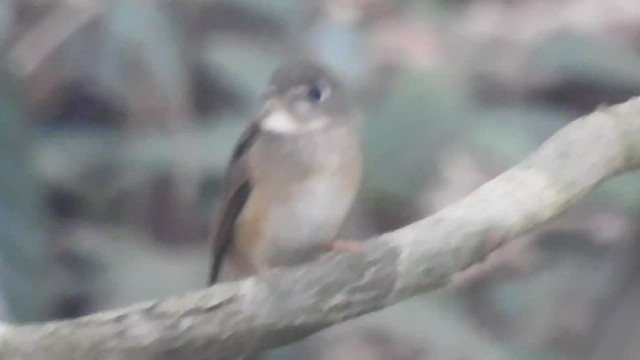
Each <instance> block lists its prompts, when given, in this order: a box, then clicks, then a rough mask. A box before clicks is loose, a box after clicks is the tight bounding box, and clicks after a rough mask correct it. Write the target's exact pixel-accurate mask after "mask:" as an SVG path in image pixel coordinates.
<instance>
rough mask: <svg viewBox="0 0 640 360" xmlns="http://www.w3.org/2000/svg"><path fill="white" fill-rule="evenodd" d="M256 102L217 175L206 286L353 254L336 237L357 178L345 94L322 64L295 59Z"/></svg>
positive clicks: (355, 118)
mask: <svg viewBox="0 0 640 360" xmlns="http://www.w3.org/2000/svg"><path fill="white" fill-rule="evenodd" d="M261 98H262V100H263V106H262V108H261V110H260V111H259V112H258V114H257V116H256V117H255V118H254V120H253V121H251V122H250V123H249V124H248V125H247V127H246V128H245V130H244V131H243V132H242V134H241V135H240V138H239V139H238V141H237V143H236V145H235V147H234V149H233V151H232V153H231V158H230V160H229V163H228V164H227V168H226V171H225V175H224V177H223V179H222V185H221V192H220V193H221V198H220V205H219V207H218V210H217V212H216V214H215V216H214V222H213V229H212V232H211V235H210V243H211V249H212V263H211V268H210V273H209V280H208V284H209V285H213V284H215V283H217V282H219V281H230V280H239V279H243V278H246V277H249V276H253V275H257V274H262V273H264V272H266V271H269V270H270V269H273V268H278V267H288V266H295V265H299V264H302V263H305V262H308V261H310V260H312V259H314V258H316V257H318V256H319V255H321V254H323V253H326V252H328V251H331V250H338V251H340V250H342V251H352V250H354V249H355V250H357V249H358V246H357V244H359V243H356V242H355V241H354V240H341V239H337V233H338V231H339V229H340V228H341V226H342V224H343V222H344V220H345V217H346V216H347V214H348V213H349V211H350V209H351V207H352V205H353V202H354V199H355V197H356V195H357V193H358V190H359V187H360V182H361V178H362V162H363V156H362V150H361V127H362V120H361V118H362V117H361V115H360V112H359V110H358V109H357V106H356V105H355V103H354V102H353V101H352V99H351V98H350V96H349V91H348V90H347V88H346V87H345V86H344V84H342V83H341V82H340V81H339V80H338V79H337V78H336V76H335V75H334V74H333V73H331V71H330V70H328V68H326V67H325V66H324V65H323V64H321V63H319V62H317V61H314V60H309V59H296V60H290V61H288V62H285V63H284V64H283V65H281V66H280V67H279V68H278V69H277V70H276V71H275V72H274V73H273V74H272V76H271V78H270V80H269V82H268V84H267V86H266V88H265V90H264V92H263V93H262V95H261ZM353 245H355V246H353Z"/></svg>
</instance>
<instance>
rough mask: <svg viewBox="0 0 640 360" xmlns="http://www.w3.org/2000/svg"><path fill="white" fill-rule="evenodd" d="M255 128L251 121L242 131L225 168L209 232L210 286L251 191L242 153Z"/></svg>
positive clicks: (217, 272) (255, 133) (256, 128)
mask: <svg viewBox="0 0 640 360" xmlns="http://www.w3.org/2000/svg"><path fill="white" fill-rule="evenodd" d="M258 132H259V128H258V126H257V125H256V124H255V123H252V124H251V125H249V127H247V129H246V130H245V131H244V132H243V133H242V135H241V136H240V139H239V140H238V143H237V144H236V147H235V149H234V150H233V153H232V155H231V160H230V162H229V165H228V167H227V173H226V177H225V179H224V182H223V185H222V186H223V189H222V191H223V194H222V201H223V202H222V204H221V206H220V208H219V210H218V214H217V218H216V223H215V225H214V229H213V233H212V234H211V240H212V251H213V263H212V265H211V272H210V273H209V285H213V284H214V283H215V282H216V281H217V280H218V277H219V275H220V271H221V270H222V265H223V263H224V260H225V257H226V256H227V254H228V253H229V250H230V248H231V246H232V244H233V239H234V228H235V223H236V220H237V219H238V216H240V213H241V212H242V209H243V208H244V205H245V204H246V203H247V199H249V195H250V194H251V182H250V181H249V173H248V169H247V159H246V156H245V155H246V154H247V152H248V151H249V149H250V148H251V145H253V143H254V142H255V139H256V137H257V135H258Z"/></svg>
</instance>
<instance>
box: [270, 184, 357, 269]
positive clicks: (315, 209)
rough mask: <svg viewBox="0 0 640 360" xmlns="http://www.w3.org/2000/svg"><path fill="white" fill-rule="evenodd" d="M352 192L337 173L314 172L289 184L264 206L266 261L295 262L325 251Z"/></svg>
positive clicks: (273, 262) (287, 263)
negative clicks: (267, 235)
mask: <svg viewBox="0 0 640 360" xmlns="http://www.w3.org/2000/svg"><path fill="white" fill-rule="evenodd" d="M354 195H355V188H354V187H353V185H350V184H348V183H345V181H343V179H340V178H339V177H337V176H318V177H314V178H313V179H309V180H307V181H304V182H301V183H299V184H296V185H294V186H292V187H291V188H290V189H288V191H287V192H286V194H283V196H282V197H281V198H280V199H278V200H277V201H274V202H273V205H272V206H271V208H270V209H269V210H268V215H267V216H268V218H269V221H268V223H269V241H268V244H269V245H268V249H267V252H268V257H269V260H268V262H269V263H270V265H272V266H282V265H295V264H298V263H302V262H305V261H308V260H309V259H311V258H313V257H315V256H317V255H318V254H320V253H322V252H324V251H325V249H326V247H327V244H328V243H329V242H330V241H331V240H333V238H334V237H335V235H336V233H337V231H338V229H339V227H340V226H341V224H342V221H343V219H344V217H345V216H346V215H347V212H348V211H349V208H350V205H351V203H352V201H353V197H354Z"/></svg>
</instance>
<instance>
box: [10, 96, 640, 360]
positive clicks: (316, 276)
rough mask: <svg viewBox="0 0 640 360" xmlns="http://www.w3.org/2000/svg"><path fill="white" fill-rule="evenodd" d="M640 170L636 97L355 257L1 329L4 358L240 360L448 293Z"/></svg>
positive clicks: (568, 130) (571, 128)
mask: <svg viewBox="0 0 640 360" xmlns="http://www.w3.org/2000/svg"><path fill="white" fill-rule="evenodd" d="M638 168H640V98H635V99H632V100H630V101H628V102H626V103H624V104H621V105H616V106H612V107H609V108H601V109H598V110H597V111H596V112H594V113H593V114H591V115H589V116H586V117H583V118H580V119H578V120H576V121H574V122H573V123H571V124H569V125H568V126H566V127H565V128H564V129H562V130H560V131H559V132H558V133H557V134H555V135H554V136H553V137H552V138H550V139H549V140H547V141H546V142H545V143H544V144H543V145H542V146H541V147H540V148H539V149H538V150H536V151H535V152H534V153H533V154H532V155H530V156H529V157H528V158H527V159H525V160H524V161H523V162H521V163H520V164H518V165H516V166H515V167H513V168H511V169H510V170H508V171H506V172H505V173H503V174H501V175H500V176H498V177H496V178H495V179H493V180H491V181H490V182H488V183H487V184H485V185H483V186H482V187H480V188H479V189H477V190H476V191H475V192H473V193H472V194H470V195H469V196H468V197H466V198H465V199H463V200H462V201H460V202H458V203H456V204H453V205H451V206H449V207H448V208H446V209H444V210H442V211H440V212H438V213H436V214H435V215H432V216H430V217H428V218H425V219H423V220H420V221H417V222H415V223H413V224H410V225H408V226H406V227H404V228H401V229H399V230H396V231H393V232H390V233H386V234H383V235H380V236H377V237H375V238H372V239H369V240H370V241H368V242H367V243H366V244H367V245H366V250H365V251H364V252H362V253H359V254H351V253H348V254H328V255H326V256H323V257H322V258H320V259H318V260H317V261H315V262H312V263H309V264H306V265H303V266H301V267H297V268H291V269H282V270H276V271H273V272H270V273H268V274H265V275H264V276H260V277H256V278H250V279H247V280H244V281H241V282H235V283H226V284H220V285H217V286H214V287H212V288H209V289H206V290H202V291H197V292H193V293H190V294H186V295H183V296H177V297H173V298H169V299H165V300H158V301H152V302H146V303H140V304H136V305H133V306H130V307H127V308H123V309H119V310H114V311H108V312H103V313H98V314H94V315H90V316H86V317H83V318H79V319H75V320H68V321H59V322H50V323H41V324H31V325H22V326H12V325H4V326H3V327H0V358H2V359H5V360H27V359H29V360H40V359H42V360H44V359H46V360H57V359H60V360H91V359H128V360H137V359H144V360H147V359H190V360H205V359H206V360H212V359H234V358H241V357H243V356H245V355H248V354H251V353H253V352H254V351H256V350H260V349H265V348H271V347H276V346H280V345H284V344H287V343H291V342H294V341H296V340H299V339H301V338H303V337H306V336H308V335H310V334H312V333H314V332H316V331H319V330H321V329H324V328H327V327H329V326H331V325H334V324H337V323H340V322H343V321H346V320H348V319H351V318H354V317H357V316H359V315H362V314H366V313H369V312H372V311H376V310H379V309H381V308H383V307H385V306H388V305H391V304H394V303H397V302H399V301H401V300H403V299H406V298H408V297H411V296H414V295H416V294H420V293H424V292H427V291H430V290H434V289H436V288H440V287H442V286H445V285H446V284H447V283H448V282H449V281H450V279H451V277H452V276H453V275H454V274H456V273H457V272H460V271H462V270H464V269H466V268H468V267H469V266H471V265H473V264H474V263H477V262H480V261H482V259H484V258H485V257H486V256H487V255H489V254H490V253H491V252H492V251H493V250H494V249H496V248H497V247H499V246H501V245H503V244H505V243H506V242H508V241H511V240H512V239H514V238H516V237H517V236H518V235H521V234H522V233H524V232H525V231H528V230H530V229H531V228H533V227H535V226H537V225H540V224H542V223H544V222H545V221H547V220H549V219H550V218H552V217H554V216H556V215H558V214H560V213H561V212H563V211H564V210H565V209H567V208H568V207H569V206H570V205H571V204H573V203H574V202H575V201H577V200H578V199H580V198H581V197H583V196H584V195H586V194H587V193H589V192H590V191H591V190H592V189H593V188H594V187H596V186H597V185H598V184H599V183H600V182H602V181H603V180H605V179H608V178H610V177H612V176H614V175H617V174H619V173H621V172H625V171H629V170H634V169H638Z"/></svg>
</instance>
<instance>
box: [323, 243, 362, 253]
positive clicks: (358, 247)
mask: <svg viewBox="0 0 640 360" xmlns="http://www.w3.org/2000/svg"><path fill="white" fill-rule="evenodd" d="M328 247H329V251H344V252H362V251H363V250H364V244H363V243H362V241H357V240H334V241H332V242H330V243H329V246H328Z"/></svg>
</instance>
